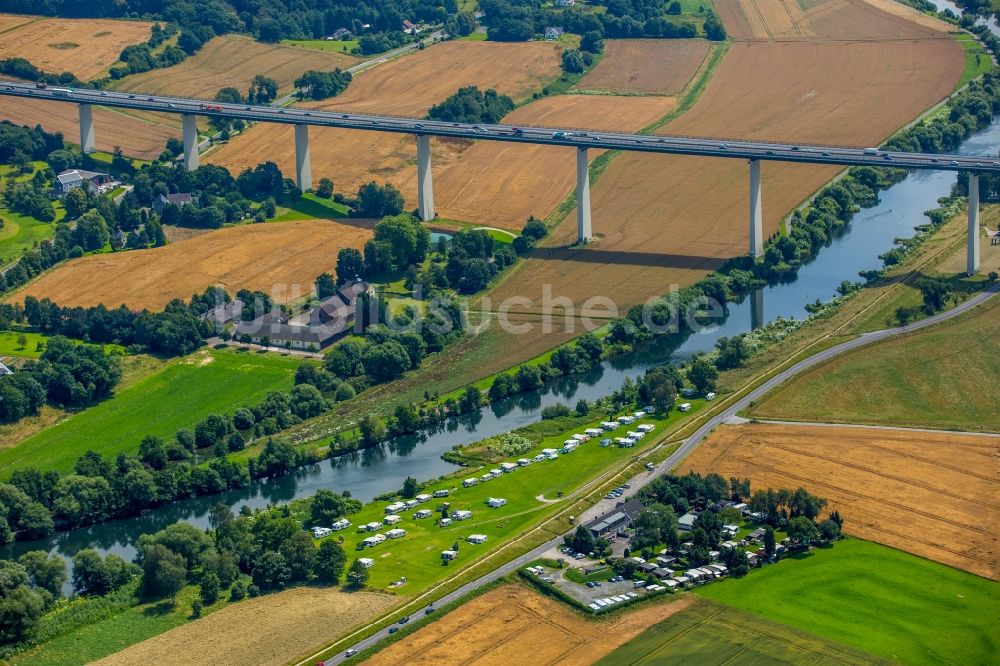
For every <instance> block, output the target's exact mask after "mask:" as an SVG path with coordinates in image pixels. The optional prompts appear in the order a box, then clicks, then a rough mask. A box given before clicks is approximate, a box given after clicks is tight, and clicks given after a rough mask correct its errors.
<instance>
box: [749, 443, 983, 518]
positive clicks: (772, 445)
mask: <svg viewBox="0 0 1000 666" xmlns="http://www.w3.org/2000/svg"><path fill="white" fill-rule="evenodd" d="M766 446H768V447H770V448H774V449H778V450H779V451H788V452H789V453H796V454H798V455H800V456H805V457H807V458H818V459H819V460H825V461H827V462H828V463H831V464H833V465H839V466H842V467H850V468H851V469H856V470H859V471H862V472H866V473H868V474H871V475H873V476H880V477H883V478H886V479H892V480H893V481H898V482H900V483H905V484H907V485H910V486H916V487H917V488H923V489H924V490H928V491H930V492H932V493H937V494H938V495H944V496H945V497H951V498H952V499H956V500H959V501H962V502H971V503H972V504H976V505H979V506H982V507H985V508H990V509H996V510H1000V504H993V503H991V502H984V501H982V500H976V499H973V498H971V497H966V496H963V495H959V494H957V493H953V492H951V491H950V490H946V489H944V488H940V487H937V486H933V485H931V484H929V483H927V482H925V481H921V480H919V479H917V478H914V477H906V476H899V475H897V474H889V473H888V472H882V471H879V470H877V469H875V468H873V467H869V466H867V465H862V464H861V463H855V462H850V461H847V460H838V459H837V458H833V457H831V456H824V455H822V454H819V453H815V452H810V451H803V450H801V449H797V448H795V447H792V446H787V445H782V444H777V443H774V442H770V443H768V444H767V445H766ZM896 455H898V456H900V457H903V458H911V456H908V455H905V454H902V453H899V452H897V453H896ZM987 480H992V479H987Z"/></svg>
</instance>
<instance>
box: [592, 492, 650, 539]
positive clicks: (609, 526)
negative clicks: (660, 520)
mask: <svg viewBox="0 0 1000 666" xmlns="http://www.w3.org/2000/svg"><path fill="white" fill-rule="evenodd" d="M640 511H642V502H640V501H639V500H637V499H632V500H629V501H627V502H625V503H623V504H620V505H618V506H616V507H615V508H614V509H612V510H611V511H609V512H607V513H605V514H603V515H601V516H598V517H597V518H595V519H593V520H592V521H590V522H589V523H586V525H585V527H586V528H587V529H588V530H590V532H591V534H593V535H594V536H595V537H597V538H607V537H609V536H614V535H615V534H617V533H618V532H621V531H623V530H627V529H629V528H630V527H632V523H634V522H635V519H636V518H637V517H638V516H639V512H640Z"/></svg>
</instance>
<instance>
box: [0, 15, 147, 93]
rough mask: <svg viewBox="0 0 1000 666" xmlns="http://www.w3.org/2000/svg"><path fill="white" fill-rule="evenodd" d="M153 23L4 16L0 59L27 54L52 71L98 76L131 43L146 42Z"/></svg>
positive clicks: (23, 56)
mask: <svg viewBox="0 0 1000 666" xmlns="http://www.w3.org/2000/svg"><path fill="white" fill-rule="evenodd" d="M152 26H153V24H152V23H147V22H145V21H111V20H105V19H56V18H42V17H35V16H30V17H24V16H5V17H3V21H2V22H0V33H2V34H3V38H2V39H0V59H2V58H26V59H27V60H29V61H30V62H31V64H33V65H34V66H35V67H38V68H39V69H41V70H43V71H46V72H52V73H53V74H59V73H61V72H72V73H73V74H76V77H77V78H78V79H81V80H84V81H86V80H88V79H93V78H98V77H99V76H100V75H101V74H103V73H104V71H105V70H107V68H108V67H110V66H111V65H113V64H114V63H115V62H116V61H117V60H118V56H119V55H120V54H121V52H122V50H123V49H124V48H125V47H126V46H129V45H130V44H138V43H139V42H145V41H146V40H148V39H149V37H150V30H151V28H152Z"/></svg>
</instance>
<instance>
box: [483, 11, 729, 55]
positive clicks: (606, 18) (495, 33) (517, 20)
mask: <svg viewBox="0 0 1000 666" xmlns="http://www.w3.org/2000/svg"><path fill="white" fill-rule="evenodd" d="M600 4H602V5H605V6H606V8H607V11H604V12H594V11H590V10H588V9H585V8H583V7H568V8H565V9H555V8H553V7H551V5H548V4H547V3H535V2H530V1H528V0H482V1H481V2H480V3H479V7H480V9H482V10H483V11H484V12H485V16H484V17H483V19H482V20H483V21H484V22H485V24H486V25H487V28H488V33H487V34H488V35H489V38H490V39H491V40H498V41H525V40H528V39H531V38H532V37H535V36H538V35H541V34H542V33H543V32H544V31H545V28H547V27H549V26H562V27H563V28H564V29H565V30H566V31H568V32H573V33H576V34H579V35H587V34H588V33H596V34H597V37H598V38H605V37H606V38H626V37H665V38H668V39H669V38H691V37H696V36H697V30H696V28H695V27H694V25H692V24H691V23H690V22H688V21H678V20H676V19H675V18H674V16H676V15H678V14H680V13H681V9H682V7H681V5H680V3H679V2H676V1H671V0H609V1H607V2H602V3H600ZM703 30H704V32H705V35H706V36H707V37H708V38H709V39H713V40H719V39H725V31H724V29H723V28H722V24H721V23H720V22H719V20H718V18H717V17H716V16H715V15H714V14H713V13H711V12H707V13H706V14H705V20H704V26H703ZM593 46H595V43H594V42H592V41H589V40H588V43H587V44H586V45H582V47H583V49H584V50H585V51H590V52H591V53H598V52H599V51H594V50H592V49H591V47H593Z"/></svg>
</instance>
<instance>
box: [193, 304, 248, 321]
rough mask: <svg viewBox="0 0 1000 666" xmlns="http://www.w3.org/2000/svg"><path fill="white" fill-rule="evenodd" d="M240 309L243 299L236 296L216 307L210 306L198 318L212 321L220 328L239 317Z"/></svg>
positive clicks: (241, 309) (241, 308)
mask: <svg viewBox="0 0 1000 666" xmlns="http://www.w3.org/2000/svg"><path fill="white" fill-rule="evenodd" d="M242 311H243V301H241V300H240V299H238V298H237V299H234V300H232V301H230V302H229V303H223V304H222V305H220V306H218V307H215V308H212V309H211V310H209V311H208V312H206V313H204V314H202V315H200V316H199V317H198V318H199V319H203V320H205V321H210V322H213V323H214V324H215V325H216V327H217V328H221V327H223V326H225V325H226V324H228V323H229V322H231V321H236V320H237V319H239V318H240V313H241V312H242Z"/></svg>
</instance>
